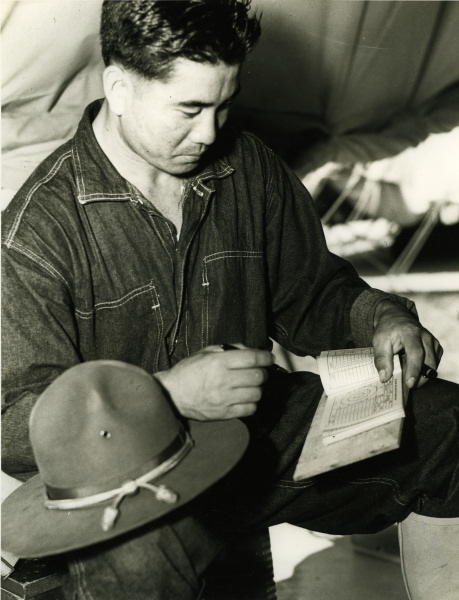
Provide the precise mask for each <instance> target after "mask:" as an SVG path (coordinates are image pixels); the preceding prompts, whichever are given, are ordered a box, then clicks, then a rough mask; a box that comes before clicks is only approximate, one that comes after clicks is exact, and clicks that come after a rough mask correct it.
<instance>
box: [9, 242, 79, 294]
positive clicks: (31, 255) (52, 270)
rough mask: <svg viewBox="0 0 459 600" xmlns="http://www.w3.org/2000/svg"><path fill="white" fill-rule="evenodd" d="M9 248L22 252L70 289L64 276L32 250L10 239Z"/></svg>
mask: <svg viewBox="0 0 459 600" xmlns="http://www.w3.org/2000/svg"><path fill="white" fill-rule="evenodd" d="M10 248H11V249H14V250H17V251H18V252H20V253H21V254H24V255H25V256H27V257H28V258H30V260H32V261H33V262H35V263H37V264H38V265H41V266H42V267H43V268H44V269H46V271H48V273H50V274H51V275H53V277H58V278H59V279H61V280H62V281H63V282H64V283H65V285H66V286H67V288H69V289H70V286H69V284H68V283H67V281H66V279H65V277H64V276H63V275H62V274H61V273H59V271H58V270H57V269H55V268H54V267H53V266H52V265H51V264H50V263H49V262H47V261H46V260H44V259H43V258H41V256H38V254H35V252H32V250H29V248H26V247H25V246H23V245H22V244H19V243H18V242H15V241H11V245H10Z"/></svg>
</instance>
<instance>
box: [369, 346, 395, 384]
mask: <svg viewBox="0 0 459 600" xmlns="http://www.w3.org/2000/svg"><path fill="white" fill-rule="evenodd" d="M373 350H374V356H375V358H374V360H375V367H376V369H377V371H378V374H379V380H380V381H381V383H386V381H389V379H390V378H391V377H392V373H393V372H394V350H393V347H392V344H391V341H390V339H387V338H386V339H384V338H382V337H375V339H374V340H373Z"/></svg>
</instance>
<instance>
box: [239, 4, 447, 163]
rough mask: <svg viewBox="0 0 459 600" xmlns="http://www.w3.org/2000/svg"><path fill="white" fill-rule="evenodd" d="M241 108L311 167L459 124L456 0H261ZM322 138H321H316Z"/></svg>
mask: <svg viewBox="0 0 459 600" xmlns="http://www.w3.org/2000/svg"><path fill="white" fill-rule="evenodd" d="M253 5H254V6H255V7H256V8H257V9H259V10H261V11H262V13H263V16H262V26H263V36H262V39H261V41H260V43H259V45H258V46H257V48H256V49H255V51H254V52H253V54H252V56H251V57H250V58H249V60H248V61H247V64H246V66H245V69H244V78H243V92H242V94H241V96H240V98H239V100H238V107H239V116H240V118H241V119H242V120H243V122H244V123H246V124H247V125H248V126H250V127H252V128H253V129H255V130H256V131H257V132H258V133H259V134H260V135H262V137H265V139H267V140H268V141H269V143H271V145H273V146H274V147H275V148H276V149H277V150H279V151H280V152H281V153H283V154H284V155H286V156H287V158H288V159H289V160H290V161H291V162H292V163H293V164H294V165H295V166H296V168H297V170H298V171H300V172H302V173H306V172H307V171H308V170H312V169H315V168H317V167H318V166H320V165H321V164H323V163H325V162H327V161H329V160H334V161H337V162H340V163H346V162H358V161H364V162H366V161H369V160H376V159H379V158H383V157H385V156H390V155H394V154H397V153H398V152H400V151H402V150H403V149H405V148H406V147H408V146H412V145H415V144H417V143H418V142H420V141H421V140H423V139H425V138H426V136H427V135H428V134H429V133H432V132H443V131H449V130H450V129H452V128H453V127H454V126H455V125H458V124H459V60H458V59H457V57H458V56H459V35H458V31H459V3H458V2H443V1H420V2H404V1H384V2H382V1H360V0H254V2H253ZM318 142H319V143H318Z"/></svg>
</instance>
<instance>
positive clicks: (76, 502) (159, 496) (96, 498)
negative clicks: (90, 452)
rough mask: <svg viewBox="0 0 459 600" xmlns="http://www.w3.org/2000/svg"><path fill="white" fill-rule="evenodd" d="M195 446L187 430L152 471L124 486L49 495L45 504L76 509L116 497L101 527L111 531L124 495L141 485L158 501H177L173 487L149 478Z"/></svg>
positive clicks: (158, 475) (162, 473)
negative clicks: (180, 442) (83, 493)
mask: <svg viewBox="0 0 459 600" xmlns="http://www.w3.org/2000/svg"><path fill="white" fill-rule="evenodd" d="M192 446H193V441H192V439H191V437H190V436H189V435H188V433H185V439H184V443H183V445H182V446H181V448H180V449H179V450H178V451H177V452H176V453H175V454H173V455H172V456H171V457H170V458H168V459H167V460H165V461H164V462H163V463H161V464H160V465H159V466H157V467H155V468H154V469H152V470H151V471H148V473H145V474H144V475H141V476H140V477H137V478H136V479H130V480H128V481H126V482H125V483H124V484H123V485H122V486H120V487H118V488H116V489H113V490H108V491H106V492H101V493H99V494H94V495H92V496H86V497H83V498H64V499H59V500H51V499H49V498H48V497H46V498H45V507H46V508H49V509H58V510H73V509H78V508H88V507H90V506H94V505H96V504H100V503H101V502H105V501H107V500H110V499H112V498H113V499H114V500H113V502H112V504H111V506H107V507H106V508H105V510H104V513H103V516H102V521H101V527H102V529H103V530H104V531H108V530H109V529H112V528H113V526H114V525H115V523H116V521H117V519H118V517H119V514H120V509H119V506H120V504H121V503H122V501H123V500H124V498H125V497H126V496H133V495H134V494H136V493H137V492H138V491H139V489H140V488H144V489H146V490H149V491H151V492H153V493H154V495H155V498H156V500H158V502H165V503H167V504H175V503H176V502H177V501H178V499H179V496H178V494H177V493H176V492H175V491H174V490H172V489H170V488H168V487H167V486H165V485H159V486H155V485H153V484H152V483H149V482H150V481H152V480H153V479H156V478H158V477H160V476H161V475H164V474H165V473H167V472H168V471H170V470H171V469H173V468H174V467H175V466H176V465H177V464H178V463H179V462H181V461H182V460H183V458H184V457H185V455H186V454H188V452H189V451H190V450H191V448H192Z"/></svg>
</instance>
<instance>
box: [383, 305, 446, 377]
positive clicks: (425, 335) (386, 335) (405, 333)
mask: <svg viewBox="0 0 459 600" xmlns="http://www.w3.org/2000/svg"><path fill="white" fill-rule="evenodd" d="M373 349H374V353H375V365H376V368H377V370H378V372H379V378H380V380H381V382H383V383H385V382H386V381H389V379H390V378H391V377H392V373H393V369H394V354H398V353H399V352H401V351H404V352H405V354H406V367H405V373H404V375H405V383H406V385H407V386H408V388H413V387H414V386H416V387H420V386H421V385H424V384H425V383H427V381H428V379H427V378H424V377H421V376H420V373H421V367H422V364H423V363H425V364H426V365H428V366H429V367H432V368H434V369H436V368H437V365H438V363H439V362H440V359H441V356H442V354H443V348H442V347H441V345H440V342H439V341H438V340H437V339H436V338H435V337H434V336H433V335H432V334H431V333H430V332H429V331H427V329H425V328H424V327H423V326H422V325H421V324H420V323H419V321H418V320H417V319H416V317H415V316H414V315H413V314H412V313H411V312H410V311H409V310H408V309H407V308H405V307H404V306H402V305H401V304H398V303H397V302H393V301H392V300H382V301H381V302H379V304H378V305H377V306H376V310H375V316H374V334H373Z"/></svg>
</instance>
